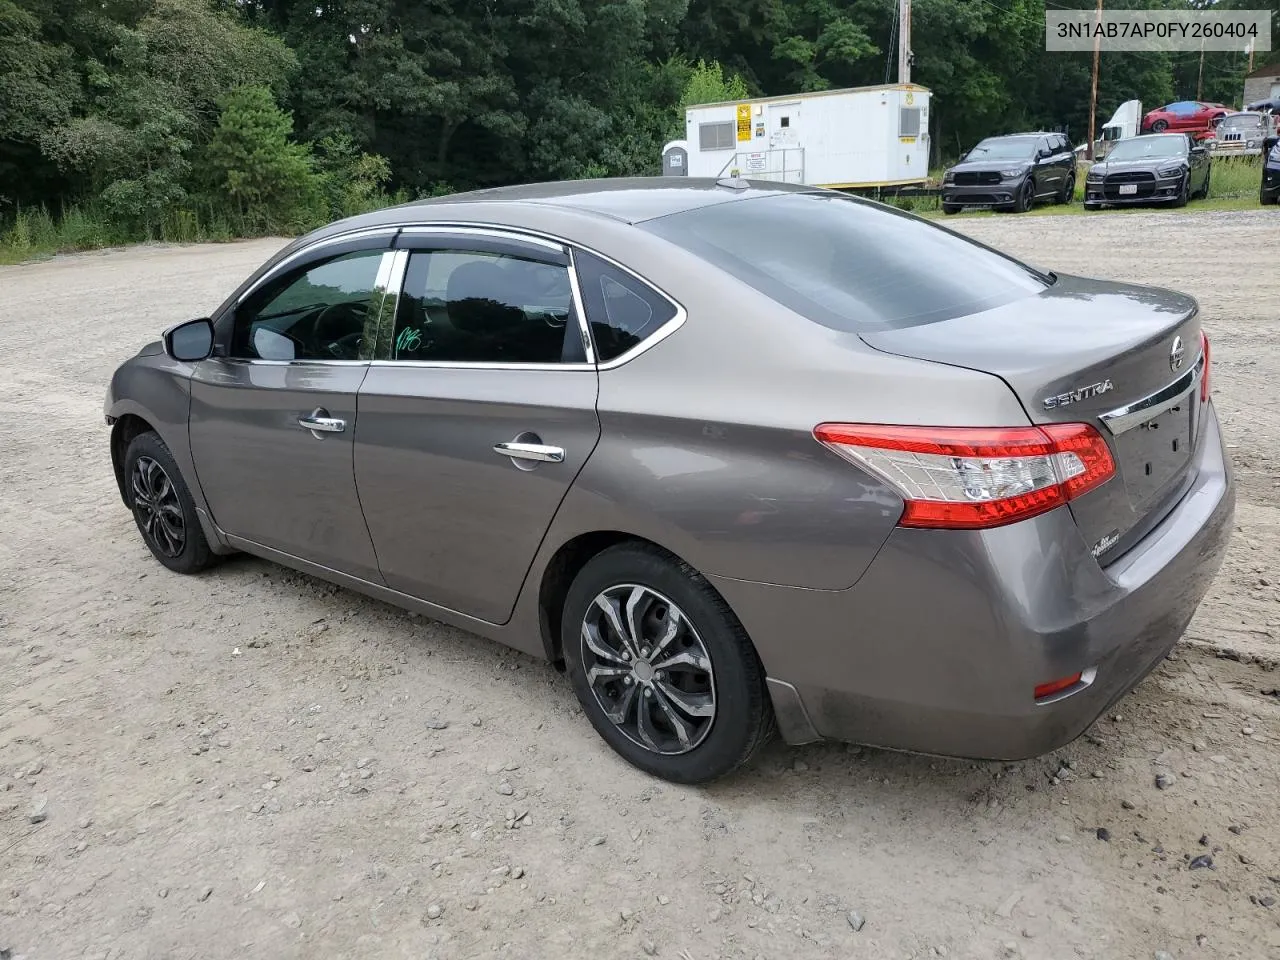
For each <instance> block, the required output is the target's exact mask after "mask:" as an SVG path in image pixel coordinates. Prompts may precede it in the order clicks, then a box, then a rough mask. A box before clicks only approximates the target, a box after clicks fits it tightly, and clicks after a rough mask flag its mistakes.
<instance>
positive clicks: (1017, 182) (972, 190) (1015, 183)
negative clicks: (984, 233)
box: [942, 131, 1076, 213]
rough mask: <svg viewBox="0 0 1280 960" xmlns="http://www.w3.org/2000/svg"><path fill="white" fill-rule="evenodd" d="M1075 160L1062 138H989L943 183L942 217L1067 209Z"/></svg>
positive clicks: (1057, 135)
mask: <svg viewBox="0 0 1280 960" xmlns="http://www.w3.org/2000/svg"><path fill="white" fill-rule="evenodd" d="M1075 189H1076V159H1075V154H1074V153H1073V152H1072V150H1071V142H1070V141H1069V140H1068V139H1067V138H1066V136H1065V135H1064V134H1061V133H1046V132H1043V131H1041V132H1038V133H1010V134H1006V135H1004V136H1002V137H987V139H985V140H983V141H982V142H981V143H979V144H978V145H977V146H976V147H974V148H973V149H972V150H970V151H969V152H968V153H967V154H965V155H964V156H963V157H962V158H961V159H960V162H959V163H957V164H956V165H955V166H954V167H951V168H949V169H948V170H947V172H946V173H945V174H943V177H942V212H943V213H959V212H960V210H961V208H963V207H983V208H986V207H996V208H1000V209H1009V210H1016V211H1017V212H1019V213H1021V212H1023V211H1024V210H1030V209H1031V207H1032V205H1033V204H1034V203H1035V202H1036V201H1037V200H1050V199H1051V200H1053V202H1054V203H1070V202H1071V198H1072V195H1073V194H1074V193H1075Z"/></svg>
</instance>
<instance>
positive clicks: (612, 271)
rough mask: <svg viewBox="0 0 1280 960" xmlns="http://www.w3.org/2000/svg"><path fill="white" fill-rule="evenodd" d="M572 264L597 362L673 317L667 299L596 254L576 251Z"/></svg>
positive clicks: (619, 353)
mask: <svg viewBox="0 0 1280 960" xmlns="http://www.w3.org/2000/svg"><path fill="white" fill-rule="evenodd" d="M574 264H575V266H577V268H578V283H579V284H580V285H581V287H582V299H583V301H584V303H583V306H584V307H585V308H586V312H587V321H588V323H589V324H590V327H591V339H592V341H593V342H594V343H595V348H596V360H597V361H598V362H600V363H608V362H609V361H610V360H615V359H617V358H618V357H620V356H622V355H623V354H624V353H626V352H627V351H628V350H630V349H632V348H633V347H637V346H639V345H640V344H641V343H643V342H644V341H645V340H647V339H649V337H651V336H653V335H654V334H655V333H657V332H658V331H659V330H660V329H662V327H664V326H665V325H666V324H667V322H668V321H670V320H671V319H673V318H674V317H675V315H676V307H675V305H674V304H673V303H672V302H671V301H670V300H668V299H667V298H666V297H664V296H662V295H661V294H660V293H658V292H657V291H656V290H653V289H652V288H651V287H649V285H648V284H645V283H642V282H641V281H639V280H637V279H636V278H635V277H633V276H631V274H629V273H625V272H624V271H622V270H619V269H618V268H617V267H614V266H612V265H611V264H609V263H607V262H605V261H604V260H601V259H600V258H599V257H597V256H594V255H592V254H590V253H587V252H586V251H585V250H582V251H578V252H576V253H575V254H574Z"/></svg>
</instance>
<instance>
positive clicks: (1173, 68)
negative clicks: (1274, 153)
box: [0, 0, 1280, 245]
mask: <svg viewBox="0 0 1280 960" xmlns="http://www.w3.org/2000/svg"><path fill="white" fill-rule="evenodd" d="M1210 4H1213V5H1215V6H1216V7H1218V8H1222V7H1229V6H1235V7H1239V8H1258V7H1263V6H1268V4H1265V3H1262V2H1259V0H1107V7H1108V8H1119V7H1126V6H1128V7H1143V8H1150V7H1159V6H1165V7H1187V6H1207V5H1210ZM1046 6H1049V7H1051V8H1064V7H1067V6H1080V7H1085V8H1092V7H1093V3H1092V0H1073V2H1070V3H1068V2H1062V3H1058V2H1050V0H913V3H912V9H913V18H912V46H913V48H914V64H913V71H912V74H913V75H912V79H913V80H914V81H916V82H918V83H921V84H924V85H925V86H928V87H930V88H931V89H932V90H933V91H934V108H933V110H932V111H931V112H932V114H933V120H932V130H931V133H932V135H933V141H934V145H935V152H936V156H935V158H934V160H935V162H942V161H944V160H946V159H948V158H949V157H953V156H954V155H955V154H957V153H958V152H959V151H960V150H962V149H964V148H967V147H968V146H971V145H972V144H973V143H974V142H975V141H976V140H977V139H978V138H980V137H982V136H985V135H988V134H992V133H999V132H1002V131H1008V130H1015V129H1042V128H1045V129H1065V130H1066V131H1067V132H1068V133H1069V134H1071V136H1072V137H1073V139H1074V140H1076V141H1077V142H1079V141H1081V140H1083V139H1084V137H1085V132H1086V127H1087V117H1088V108H1089V102H1088V101H1089V84H1090V64H1091V57H1090V55H1089V54H1087V53H1082V54H1075V53H1072V54H1065V53H1055V54H1048V53H1046V52H1045V51H1044V14H1045V8H1046ZM1269 6H1272V7H1278V8H1280V4H1277V3H1275V2H1274V0H1273V2H1272V3H1271V4H1269ZM1276 22H1280V9H1277V11H1276V14H1275V15H1274V16H1273V29H1275V25H1276ZM895 24H896V4H895V0H95V2H93V3H86V2H82V0H0V231H3V230H4V229H8V231H9V235H8V239H9V243H10V245H13V244H15V243H20V242H21V241H22V240H23V237H22V236H18V237H17V239H16V240H15V239H14V236H13V231H14V230H15V229H18V228H21V229H22V230H25V231H26V234H28V236H27V237H26V241H27V242H28V243H36V240H35V239H34V238H33V237H31V236H29V234H31V232H32V230H33V229H36V227H37V226H39V224H44V225H45V226H46V228H47V229H51V230H55V231H61V232H62V233H63V234H65V233H66V232H67V231H68V230H70V231H71V232H72V233H73V234H76V231H80V232H81V233H86V234H87V236H83V237H81V236H79V235H78V234H76V235H75V236H73V237H72V238H71V240H70V241H68V242H71V243H73V244H80V245H94V243H95V241H100V242H116V241H118V240H124V239H142V238H166V239H196V238H199V237H204V236H236V235H245V234H251V233H263V232H269V231H288V232H297V231H300V230H303V229H306V228H307V227H309V226H311V225H313V224H317V223H320V222H324V221H326V220H328V219H332V218H334V217H339V216H343V215H346V214H349V213H354V212H358V211H360V210H365V209H370V208H372V207H376V206H379V205H382V204H386V203H390V202H395V201H397V200H409V199H413V198H416V197H422V196H430V195H435V194H441V193H447V192H451V191H455V190H462V189H469V188H474V187H483V186H493V185H500V184H507V183H516V182H527V181H533V180H546V179H572V178H582V177H598V176H609V175H634V174H644V175H649V174H654V173H656V172H657V171H658V169H659V151H660V149H661V146H662V144H663V143H665V142H666V141H668V140H670V139H674V138H676V137H679V136H681V135H682V134H683V129H684V123H683V107H684V105H686V104H688V103H691V102H708V101H712V100H720V99H732V98H737V97H742V96H746V95H752V96H754V95H774V94H790V93H795V92H808V91H815V90H822V89H830V88H837V87H845V86H860V85H867V84H876V83H883V82H886V81H888V82H892V81H894V80H896V77H897V66H896V63H895V62H894V58H895V55H896V46H897V42H896V33H895ZM1259 56H1260V57H1261V58H1262V59H1261V60H1259V61H1258V62H1259V64H1261V62H1263V61H1265V59H1266V58H1267V57H1268V56H1273V55H1270V54H1265V53H1263V54H1259ZM1101 60H1102V63H1101V71H1100V79H1099V97H1098V100H1099V106H1098V112H1099V114H1100V116H1099V120H1098V122H1099V124H1100V123H1101V122H1103V121H1104V120H1105V119H1106V117H1107V116H1108V115H1109V113H1110V111H1111V110H1113V109H1114V108H1115V107H1116V106H1117V105H1119V103H1121V102H1122V101H1124V100H1129V99H1133V98H1138V99H1141V100H1142V101H1143V103H1144V105H1147V106H1148V107H1150V106H1156V105H1159V104H1163V103H1165V102H1167V101H1169V100H1173V99H1177V98H1187V99H1189V98H1195V97H1197V96H1200V97H1201V98H1203V99H1207V100H1221V101H1222V102H1225V103H1229V104H1237V105H1238V104H1239V100H1240V96H1241V86H1242V80H1243V75H1244V73H1245V70H1246V64H1247V56H1246V55H1245V54H1244V53H1208V54H1204V55H1203V57H1202V56H1201V55H1200V54H1198V53H1181V54H1156V53H1108V54H1103V55H1102V58H1101ZM32 216H35V217H36V220H32V219H31V217H32ZM37 221H38V222H37ZM24 224H25V226H24ZM33 224H35V226H33Z"/></svg>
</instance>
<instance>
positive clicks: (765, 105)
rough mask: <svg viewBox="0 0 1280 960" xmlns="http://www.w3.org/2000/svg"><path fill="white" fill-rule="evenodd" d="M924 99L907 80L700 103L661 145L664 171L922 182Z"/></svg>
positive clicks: (877, 183)
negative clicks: (678, 135)
mask: <svg viewBox="0 0 1280 960" xmlns="http://www.w3.org/2000/svg"><path fill="white" fill-rule="evenodd" d="M929 99H930V93H929V90H928V88H926V87H921V86H918V85H917V84H911V83H907V84H886V85H884V86H878V87H852V88H848V89H844V90H823V91H820V92H817V93H801V94H796V95H794V96H787V97H761V98H758V99H755V100H743V101H737V102H731V103H707V104H699V105H697V106H693V107H689V108H687V109H686V110H685V128H686V133H685V139H684V140H683V141H674V142H673V143H670V144H668V145H667V146H666V148H664V150H663V172H664V173H665V174H667V175H674V176H691V177H727V176H731V175H733V174H734V172H735V171H736V172H737V174H738V175H739V176H742V177H746V178H747V179H750V180H780V181H785V182H787V183H803V184H806V185H809V186H822V187H834V188H839V189H858V188H872V187H887V186H902V185H909V184H922V183H924V182H925V180H926V179H927V178H928V175H929ZM673 157H674V161H673Z"/></svg>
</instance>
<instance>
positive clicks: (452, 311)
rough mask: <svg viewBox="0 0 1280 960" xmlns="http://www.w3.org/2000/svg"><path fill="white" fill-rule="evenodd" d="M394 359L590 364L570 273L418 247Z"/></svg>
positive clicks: (502, 257) (520, 260) (482, 253)
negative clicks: (584, 345)
mask: <svg viewBox="0 0 1280 960" xmlns="http://www.w3.org/2000/svg"><path fill="white" fill-rule="evenodd" d="M388 359H391V360H416V361H425V362H430V363H480V364H492V363H519V364H558V363H574V362H581V361H583V360H585V355H584V351H583V347H582V336H581V331H580V328H579V326H578V321H577V316H576V314H575V313H574V310H573V288H572V285H571V284H570V282H569V271H568V268H567V267H565V266H563V265H560V264H554V263H543V262H540V261H537V260H531V259H526V258H524V257H519V256H513V255H510V254H506V253H497V252H493V251H490V250H467V249H461V248H458V249H435V250H414V251H413V252H412V253H411V254H410V256H409V264H408V268H407V270H406V271H405V278H404V286H403V289H402V290H401V294H400V302H399V305H398V307H397V309H396V319H395V329H394V330H393V331H392V336H391V343H390V345H389V356H388Z"/></svg>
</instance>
